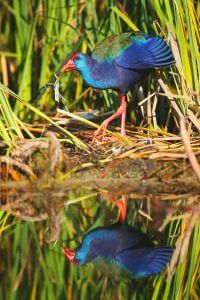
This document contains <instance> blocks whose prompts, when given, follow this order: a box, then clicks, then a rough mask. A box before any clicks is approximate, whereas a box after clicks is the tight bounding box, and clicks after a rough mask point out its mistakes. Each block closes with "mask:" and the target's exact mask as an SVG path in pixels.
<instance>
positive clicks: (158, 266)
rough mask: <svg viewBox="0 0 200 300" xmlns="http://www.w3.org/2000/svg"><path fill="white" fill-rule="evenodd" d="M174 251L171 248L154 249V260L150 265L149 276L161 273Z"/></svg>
mask: <svg viewBox="0 0 200 300" xmlns="http://www.w3.org/2000/svg"><path fill="white" fill-rule="evenodd" d="M173 251H174V249H173V248H170V247H163V248H154V249H152V254H153V258H152V260H151V262H150V263H149V264H148V272H147V273H148V275H151V274H157V273H159V272H161V271H162V270H163V269H164V268H165V266H166V264H167V263H168V262H169V260H170V258H171V256H172V254H173Z"/></svg>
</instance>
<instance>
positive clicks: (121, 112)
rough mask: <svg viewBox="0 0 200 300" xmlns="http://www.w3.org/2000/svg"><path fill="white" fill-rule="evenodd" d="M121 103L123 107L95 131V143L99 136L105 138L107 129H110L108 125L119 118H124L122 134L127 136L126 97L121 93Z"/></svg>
mask: <svg viewBox="0 0 200 300" xmlns="http://www.w3.org/2000/svg"><path fill="white" fill-rule="evenodd" d="M118 95H119V98H120V101H121V105H120V107H119V108H118V110H117V111H116V112H115V113H114V114H113V115H112V116H110V117H109V118H107V119H106V120H104V121H103V123H102V124H101V125H100V126H99V128H98V129H97V130H96V131H95V133H94V137H93V142H95V141H96V140H97V139H98V138H97V137H98V136H99V135H100V133H101V135H100V138H103V136H104V134H105V131H106V128H107V127H108V125H109V124H110V122H112V121H113V120H115V119H117V118H118V117H120V116H122V120H121V134H122V135H123V136H125V135H126V133H125V121H126V96H123V95H122V94H121V92H119V93H118Z"/></svg>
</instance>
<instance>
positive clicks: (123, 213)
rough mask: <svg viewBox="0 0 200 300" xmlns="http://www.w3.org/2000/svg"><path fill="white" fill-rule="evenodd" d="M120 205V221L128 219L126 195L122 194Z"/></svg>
mask: <svg viewBox="0 0 200 300" xmlns="http://www.w3.org/2000/svg"><path fill="white" fill-rule="evenodd" d="M119 203H120V204H119ZM118 207H119V209H120V215H119V220H120V221H126V208H127V198H126V195H122V199H121V201H120V202H118Z"/></svg>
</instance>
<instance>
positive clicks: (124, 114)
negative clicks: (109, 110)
mask: <svg viewBox="0 0 200 300" xmlns="http://www.w3.org/2000/svg"><path fill="white" fill-rule="evenodd" d="M123 105H124V109H123V113H122V118H121V135H123V136H126V130H125V126H126V106H127V103H126V100H125V101H124V104H123Z"/></svg>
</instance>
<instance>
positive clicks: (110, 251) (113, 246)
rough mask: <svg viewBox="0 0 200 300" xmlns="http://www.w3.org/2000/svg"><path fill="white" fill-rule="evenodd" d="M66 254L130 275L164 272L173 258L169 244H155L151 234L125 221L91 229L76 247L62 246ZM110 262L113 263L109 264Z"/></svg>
mask: <svg viewBox="0 0 200 300" xmlns="http://www.w3.org/2000/svg"><path fill="white" fill-rule="evenodd" d="M63 252H64V255H65V256H66V258H67V259H68V260H70V261H72V262H74V263H76V264H80V265H84V264H86V263H88V262H90V261H92V262H94V263H95V262H97V263H98V264H99V263H100V264H102V265H104V266H106V268H107V269H109V268H110V269H112V270H113V266H114V268H115V269H118V271H117V272H118V273H119V270H120V272H123V271H124V272H125V273H127V274H128V275H129V278H134V277H146V276H149V275H152V274H156V273H159V272H161V271H162V270H163V269H164V267H165V266H166V264H167V263H168V261H169V260H170V258H171V255H172V253H173V249H172V248H170V247H161V248H154V247H153V244H152V242H151V241H150V240H149V239H148V237H147V236H146V235H145V234H143V233H141V232H139V231H136V230H134V229H133V228H132V227H131V226H129V225H128V224H127V222H125V221H120V222H117V223H115V224H113V225H111V226H109V227H99V228H96V229H94V230H92V231H90V232H89V233H88V234H86V236H85V237H84V239H83V242H82V244H81V246H80V248H78V249H77V250H76V251H75V250H70V249H68V248H64V249H63ZM109 265H110V266H109Z"/></svg>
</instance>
